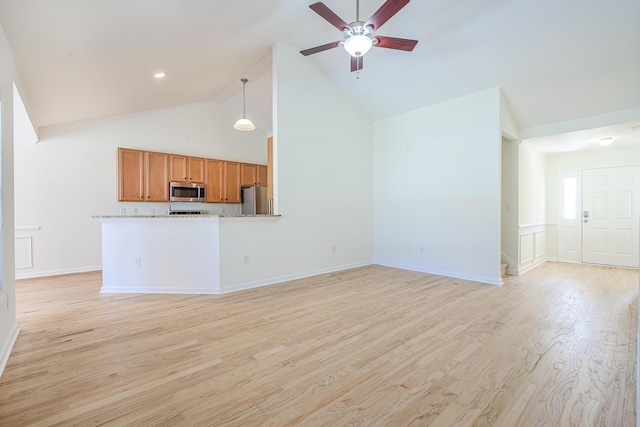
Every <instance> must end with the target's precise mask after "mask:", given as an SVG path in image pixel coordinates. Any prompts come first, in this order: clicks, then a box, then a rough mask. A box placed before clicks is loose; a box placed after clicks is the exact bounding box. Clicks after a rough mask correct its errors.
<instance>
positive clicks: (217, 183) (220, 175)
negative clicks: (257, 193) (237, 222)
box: [205, 159, 242, 203]
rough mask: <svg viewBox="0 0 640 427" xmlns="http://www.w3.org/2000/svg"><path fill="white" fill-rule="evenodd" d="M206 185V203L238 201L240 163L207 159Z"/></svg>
mask: <svg viewBox="0 0 640 427" xmlns="http://www.w3.org/2000/svg"><path fill="white" fill-rule="evenodd" d="M205 164H206V172H207V173H206V185H207V202H208V203H240V182H241V169H242V164H241V163H238V162H225V161H223V160H214V159H207V160H206V161H205Z"/></svg>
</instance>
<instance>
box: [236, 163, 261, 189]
mask: <svg viewBox="0 0 640 427" xmlns="http://www.w3.org/2000/svg"><path fill="white" fill-rule="evenodd" d="M240 177H241V180H240V185H243V186H251V185H257V184H258V170H257V165H250V164H248V163H242V164H241V165H240Z"/></svg>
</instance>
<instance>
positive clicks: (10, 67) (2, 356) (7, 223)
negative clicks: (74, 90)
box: [0, 27, 19, 375]
mask: <svg viewBox="0 0 640 427" xmlns="http://www.w3.org/2000/svg"><path fill="white" fill-rule="evenodd" d="M0 59H1V60H0V97H1V100H2V106H1V107H2V115H1V116H0V128H1V134H0V135H1V138H0V139H1V140H2V146H1V147H0V157H1V162H2V163H1V165H2V166H1V168H0V170H1V171H2V172H1V173H2V175H1V178H0V193H1V194H0V203H1V206H0V220H1V225H2V227H1V228H0V230H1V231H0V232H1V234H2V247H1V249H2V252H1V254H0V269H1V272H0V280H1V284H0V375H1V374H2V371H3V370H4V367H5V365H6V363H7V359H8V357H9V353H10V352H11V348H12V347H13V343H14V342H15V339H16V338H17V336H18V326H17V324H16V309H15V306H16V296H15V275H14V238H13V235H14V231H13V228H14V214H13V194H14V189H13V84H14V82H17V81H19V77H18V73H17V71H16V69H15V63H14V60H13V55H12V53H11V49H9V45H8V43H7V39H6V37H5V35H4V31H3V30H2V27H0Z"/></svg>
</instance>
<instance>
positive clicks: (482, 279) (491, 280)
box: [373, 261, 504, 286]
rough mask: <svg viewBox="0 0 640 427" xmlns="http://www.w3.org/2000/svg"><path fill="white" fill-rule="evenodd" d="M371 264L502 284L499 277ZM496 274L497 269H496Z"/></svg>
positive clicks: (407, 266)
mask: <svg viewBox="0 0 640 427" xmlns="http://www.w3.org/2000/svg"><path fill="white" fill-rule="evenodd" d="M373 263H374V264H377V265H382V266H384V267H392V268H399V269H402V270H409V271H417V272H419V273H427V274H434V275H436V276H445V277H451V278H454V279H462V280H469V281H471V282H479V283H484V284H487V285H494V286H500V285H502V284H504V282H503V281H502V278H501V277H495V278H494V277H483V276H475V275H472V274H461V273H458V272H453V271H446V270H437V269H429V268H422V267H415V266H412V265H404V264H395V263H389V262H383V261H374V262H373ZM496 273H498V270H497V267H496Z"/></svg>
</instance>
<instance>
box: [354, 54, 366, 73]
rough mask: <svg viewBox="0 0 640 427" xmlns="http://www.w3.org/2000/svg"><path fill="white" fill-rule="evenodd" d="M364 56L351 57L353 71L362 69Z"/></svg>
mask: <svg viewBox="0 0 640 427" xmlns="http://www.w3.org/2000/svg"><path fill="white" fill-rule="evenodd" d="M362 58H364V57H363V56H352V57H351V72H352V73H353V72H354V71H358V70H362Z"/></svg>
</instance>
